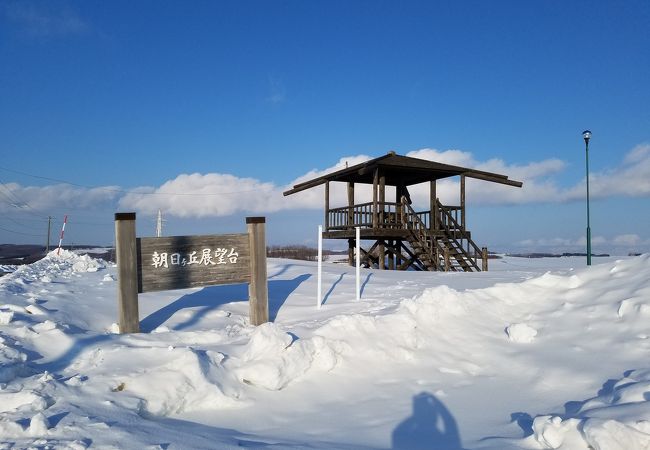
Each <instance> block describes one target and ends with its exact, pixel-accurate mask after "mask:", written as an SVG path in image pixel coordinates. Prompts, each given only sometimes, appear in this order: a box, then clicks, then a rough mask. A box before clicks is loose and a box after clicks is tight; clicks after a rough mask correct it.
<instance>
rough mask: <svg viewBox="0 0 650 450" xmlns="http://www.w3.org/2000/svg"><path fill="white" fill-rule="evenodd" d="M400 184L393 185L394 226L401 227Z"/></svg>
mask: <svg viewBox="0 0 650 450" xmlns="http://www.w3.org/2000/svg"><path fill="white" fill-rule="evenodd" d="M402 190H403V188H402V186H401V185H397V186H395V227H396V228H402V227H403V225H402V195H403V194H402Z"/></svg>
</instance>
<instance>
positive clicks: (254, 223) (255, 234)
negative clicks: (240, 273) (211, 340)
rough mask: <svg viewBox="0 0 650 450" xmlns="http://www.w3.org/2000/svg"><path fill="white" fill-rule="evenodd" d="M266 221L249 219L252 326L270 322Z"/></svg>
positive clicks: (249, 300)
mask: <svg viewBox="0 0 650 450" xmlns="http://www.w3.org/2000/svg"><path fill="white" fill-rule="evenodd" d="M265 223H266V219H265V218H264V217H247V218H246V224H247V228H248V239H249V243H250V252H251V281H250V284H249V285H248V303H249V308H250V321H251V324H252V325H255V326H257V325H261V324H263V323H265V322H268V321H269V290H268V284H267V277H266V232H265Z"/></svg>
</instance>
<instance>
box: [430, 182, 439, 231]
mask: <svg viewBox="0 0 650 450" xmlns="http://www.w3.org/2000/svg"><path fill="white" fill-rule="evenodd" d="M436 188H437V187H436V180H431V181H430V182H429V203H430V209H429V211H430V214H431V218H430V220H429V228H431V229H432V230H439V229H440V223H439V222H438V194H437V192H436Z"/></svg>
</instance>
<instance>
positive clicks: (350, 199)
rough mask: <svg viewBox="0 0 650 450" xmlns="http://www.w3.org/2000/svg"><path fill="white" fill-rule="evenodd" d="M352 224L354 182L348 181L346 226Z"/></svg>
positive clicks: (351, 225)
mask: <svg viewBox="0 0 650 450" xmlns="http://www.w3.org/2000/svg"><path fill="white" fill-rule="evenodd" d="M354 225H355V223H354V183H348V227H350V228H351V227H353V226H354Z"/></svg>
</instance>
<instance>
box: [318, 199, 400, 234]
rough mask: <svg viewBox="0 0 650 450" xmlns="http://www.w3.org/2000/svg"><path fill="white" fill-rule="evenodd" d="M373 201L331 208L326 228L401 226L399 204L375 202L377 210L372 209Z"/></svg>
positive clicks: (395, 227) (346, 228)
mask: <svg viewBox="0 0 650 450" xmlns="http://www.w3.org/2000/svg"><path fill="white" fill-rule="evenodd" d="M373 205H374V203H373V202H368V203H360V204H358V205H354V206H352V207H350V206H343V207H341V208H332V209H330V210H329V211H328V213H327V219H328V223H327V224H328V226H327V229H328V230H348V229H352V228H354V227H364V228H393V229H397V228H402V223H401V221H400V212H399V211H400V204H399V203H395V202H377V212H376V213H374V211H373V209H374V208H373Z"/></svg>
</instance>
